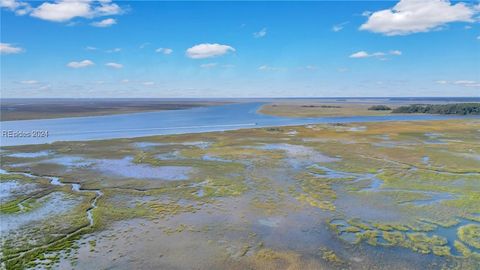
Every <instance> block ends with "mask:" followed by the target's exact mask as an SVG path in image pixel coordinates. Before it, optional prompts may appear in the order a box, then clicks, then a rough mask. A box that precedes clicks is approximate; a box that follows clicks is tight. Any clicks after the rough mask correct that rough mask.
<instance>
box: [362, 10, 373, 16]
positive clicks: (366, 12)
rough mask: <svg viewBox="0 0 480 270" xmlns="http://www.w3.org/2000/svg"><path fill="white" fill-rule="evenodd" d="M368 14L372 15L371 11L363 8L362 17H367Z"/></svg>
mask: <svg viewBox="0 0 480 270" xmlns="http://www.w3.org/2000/svg"><path fill="white" fill-rule="evenodd" d="M370 15H372V12H371V11H368V10H365V11H364V12H362V16H363V17H369V16H370Z"/></svg>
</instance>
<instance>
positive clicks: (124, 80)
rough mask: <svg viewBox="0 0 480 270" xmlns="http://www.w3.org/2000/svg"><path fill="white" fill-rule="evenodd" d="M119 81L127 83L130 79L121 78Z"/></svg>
mask: <svg viewBox="0 0 480 270" xmlns="http://www.w3.org/2000/svg"><path fill="white" fill-rule="evenodd" d="M121 82H122V83H129V82H130V80H129V79H123V80H122V81H121Z"/></svg>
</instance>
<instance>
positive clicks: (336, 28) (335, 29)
mask: <svg viewBox="0 0 480 270" xmlns="http://www.w3.org/2000/svg"><path fill="white" fill-rule="evenodd" d="M348 23H349V22H342V23H339V24H336V25H334V26H332V31H333V32H340V31H342V30H343V28H344V27H345V25H347V24H348Z"/></svg>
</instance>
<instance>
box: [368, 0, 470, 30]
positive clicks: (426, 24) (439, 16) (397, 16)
mask: <svg viewBox="0 0 480 270" xmlns="http://www.w3.org/2000/svg"><path fill="white" fill-rule="evenodd" d="M476 13H478V10H477V9H476V8H475V7H473V6H469V5H467V4H465V3H456V4H452V3H450V1H449V0H400V1H399V2H398V3H397V4H396V5H395V6H394V7H392V8H390V9H384V10H380V11H376V12H373V13H372V14H370V15H369V17H368V20H367V22H366V23H364V24H362V25H361V26H360V30H367V31H371V32H374V33H381V34H384V35H387V36H395V35H408V34H412V33H420V32H428V31H431V30H435V29H438V28H439V27H441V26H443V25H445V24H447V23H452V22H473V21H474V19H473V16H474V15H475V14H476Z"/></svg>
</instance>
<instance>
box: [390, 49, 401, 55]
mask: <svg viewBox="0 0 480 270" xmlns="http://www.w3.org/2000/svg"><path fill="white" fill-rule="evenodd" d="M390 54H393V55H402V52H401V51H399V50H392V51H390Z"/></svg>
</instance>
